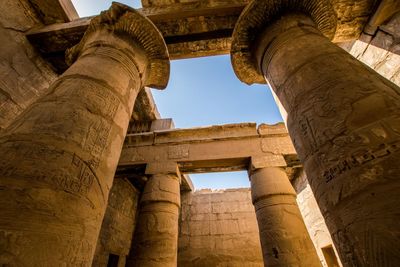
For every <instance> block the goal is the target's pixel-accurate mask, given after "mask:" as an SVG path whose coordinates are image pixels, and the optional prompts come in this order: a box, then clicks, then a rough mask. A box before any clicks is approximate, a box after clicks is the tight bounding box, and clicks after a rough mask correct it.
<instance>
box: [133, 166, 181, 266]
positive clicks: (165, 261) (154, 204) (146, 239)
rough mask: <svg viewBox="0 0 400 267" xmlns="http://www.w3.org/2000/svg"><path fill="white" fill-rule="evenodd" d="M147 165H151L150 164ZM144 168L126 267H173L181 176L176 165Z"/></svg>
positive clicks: (176, 241) (175, 259)
mask: <svg viewBox="0 0 400 267" xmlns="http://www.w3.org/2000/svg"><path fill="white" fill-rule="evenodd" d="M149 165H150V164H149ZM149 165H148V166H147V169H146V174H148V175H150V178H149V180H148V181H147V183H146V185H145V188H144V191H143V193H142V197H141V199H140V207H139V215H138V222H137V226H136V230H135V235H134V238H133V241H132V242H133V243H132V249H131V254H130V256H129V259H128V260H127V264H126V266H127V267H134V266H135V267H176V266H177V256H178V224H179V207H180V204H181V198H180V174H179V171H178V168H177V165H176V164H175V163H173V164H167V165H166V166H167V168H165V165H164V166H162V167H161V168H160V166H156V167H155V168H154V166H149Z"/></svg>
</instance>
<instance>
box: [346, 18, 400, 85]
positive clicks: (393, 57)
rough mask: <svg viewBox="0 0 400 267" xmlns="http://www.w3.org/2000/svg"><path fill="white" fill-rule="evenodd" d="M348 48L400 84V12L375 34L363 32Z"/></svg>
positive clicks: (358, 57) (357, 56)
mask: <svg viewBox="0 0 400 267" xmlns="http://www.w3.org/2000/svg"><path fill="white" fill-rule="evenodd" d="M345 49H346V48H345ZM347 50H349V52H350V54H352V55H353V56H354V57H356V58H357V59H358V60H360V61H361V62H363V63H365V64H367V65H368V66H370V67H371V68H373V69H374V70H376V71H377V72H378V73H380V74H381V75H382V76H384V77H385V78H387V79H389V80H391V81H392V82H394V83H395V84H397V85H400V13H397V14H395V15H394V16H393V17H392V18H391V19H390V20H389V21H388V22H386V23H385V24H384V25H382V26H380V27H379V28H378V30H377V32H376V33H375V35H374V36H369V35H367V34H363V35H362V36H361V38H360V40H357V41H355V42H354V43H353V44H352V45H349V46H347Z"/></svg>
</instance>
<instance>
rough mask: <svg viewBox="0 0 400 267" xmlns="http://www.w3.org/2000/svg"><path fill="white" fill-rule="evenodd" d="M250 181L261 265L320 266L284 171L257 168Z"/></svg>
mask: <svg viewBox="0 0 400 267" xmlns="http://www.w3.org/2000/svg"><path fill="white" fill-rule="evenodd" d="M250 180H251V196H252V200H253V204H254V207H255V210H256V216H257V222H258V228H259V231H260V240H261V248H262V251H263V258H264V265H265V266H271V267H273V266H310V267H314V266H321V264H320V262H319V258H318V256H317V253H316V251H315V248H314V245H313V243H312V241H311V239H310V236H309V235H308V232H307V228H306V226H305V224H304V221H303V217H302V216H301V213H300V210H299V207H298V206H297V202H296V192H295V191H294V189H293V187H292V185H291V184H290V182H289V178H288V177H287V175H286V173H285V171H284V170H283V169H281V168H278V167H273V168H262V169H258V170H256V171H254V172H253V173H252V174H251V176H250Z"/></svg>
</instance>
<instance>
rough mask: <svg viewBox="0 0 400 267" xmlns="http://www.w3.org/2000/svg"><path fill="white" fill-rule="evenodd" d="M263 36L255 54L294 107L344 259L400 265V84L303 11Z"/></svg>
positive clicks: (291, 116) (314, 181) (294, 129)
mask: <svg viewBox="0 0 400 267" xmlns="http://www.w3.org/2000/svg"><path fill="white" fill-rule="evenodd" d="M261 36H262V37H260V38H262V39H261V40H260V45H259V46H258V52H260V53H259V54H258V56H257V61H258V62H259V63H260V65H259V66H261V69H262V71H263V73H264V75H265V77H266V78H267V79H268V81H269V83H270V85H271V87H272V88H273V90H274V91H275V93H276V94H277V96H278V97H279V99H280V100H281V102H282V104H283V106H284V107H285V109H286V110H287V112H288V122H287V124H288V129H289V133H290V136H291V138H292V140H293V143H294V145H295V147H296V151H297V152H298V154H299V158H300V160H301V161H302V163H303V164H304V168H305V171H306V173H307V175H308V180H309V182H310V186H311V188H312V190H313V192H314V194H315V197H316V199H317V202H318V205H319V207H320V209H321V212H322V214H323V215H324V218H325V220H326V223H327V226H328V228H329V230H330V232H331V234H332V238H333V240H334V242H335V245H336V248H337V250H338V252H339V255H340V258H341V261H342V263H343V265H345V266H397V265H399V263H400V257H399V255H400V246H399V245H398V244H399V236H400V232H399V228H398V220H399V216H398V206H399V205H400V199H399V198H397V197H393V198H390V197H388V196H390V195H392V196H396V195H398V192H399V188H400V179H398V174H399V173H400V169H399V165H398V164H397V162H398V161H399V160H400V154H399V151H400V150H399V142H400V128H399V127H400V104H399V103H400V89H399V88H398V87H397V86H396V85H395V84H393V83H391V82H389V81H388V80H386V79H384V78H383V77H382V76H380V75H379V74H377V73H376V72H374V71H373V70H371V69H369V68H368V67H366V66H365V65H364V64H362V63H360V62H359V61H357V60H356V59H354V58H352V57H351V56H350V55H349V54H348V53H346V52H345V51H343V50H342V49H341V48H339V47H337V46H335V45H334V44H332V43H331V42H330V41H329V40H328V39H326V38H325V37H324V36H322V34H321V33H320V32H319V31H318V30H317V29H316V28H315V26H314V23H313V22H312V21H311V20H310V19H308V18H307V17H305V16H285V17H283V18H282V19H280V20H278V21H276V22H275V23H273V24H272V25H271V26H270V27H269V28H268V29H267V30H266V31H265V32H264V33H263V34H262V35H261ZM293 40H296V41H293ZM263 50H264V51H265V53H262V51H263ZM298 51H302V52H301V53H300V54H299V53H298ZM288 59H290V60H288Z"/></svg>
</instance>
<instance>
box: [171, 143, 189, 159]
mask: <svg viewBox="0 0 400 267" xmlns="http://www.w3.org/2000/svg"><path fill="white" fill-rule="evenodd" d="M188 157H189V145H178V146H170V147H168V158H169V159H184V158H188Z"/></svg>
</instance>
